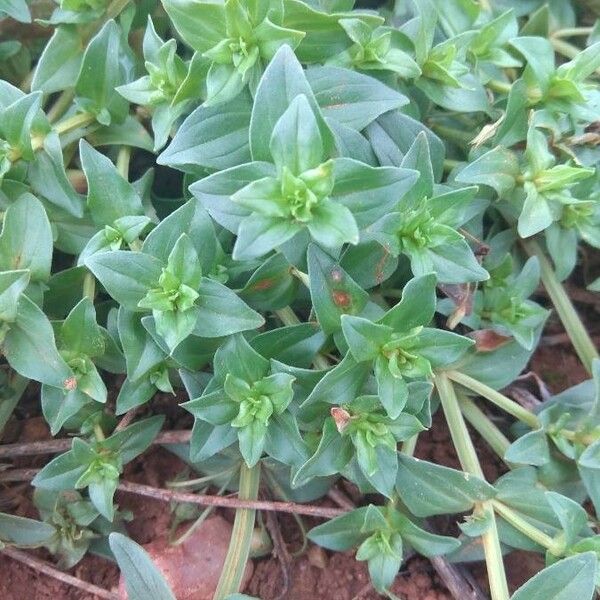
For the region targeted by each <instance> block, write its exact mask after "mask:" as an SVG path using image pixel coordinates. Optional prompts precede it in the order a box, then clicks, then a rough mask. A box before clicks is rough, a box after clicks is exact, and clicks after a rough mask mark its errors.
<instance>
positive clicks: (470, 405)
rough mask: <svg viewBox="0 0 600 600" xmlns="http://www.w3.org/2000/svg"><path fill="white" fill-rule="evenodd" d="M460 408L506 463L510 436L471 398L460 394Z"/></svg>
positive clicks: (508, 464)
mask: <svg viewBox="0 0 600 600" xmlns="http://www.w3.org/2000/svg"><path fill="white" fill-rule="evenodd" d="M458 399H459V403H460V410H461V412H462V414H463V416H464V417H465V419H467V421H469V423H470V424H471V426H472V427H473V429H475V431H477V433H478V434H479V435H480V436H481V437H482V438H483V439H484V440H485V441H486V442H487V443H488V445H489V446H490V448H491V449H492V450H493V451H494V452H495V453H496V454H497V455H498V456H499V457H500V458H501V459H502V460H503V461H504V462H505V463H506V465H507V466H509V467H510V466H511V465H510V463H508V462H506V461H505V460H504V455H505V454H506V451H507V450H508V447H509V446H510V441H509V440H508V438H507V437H506V436H505V435H504V434H503V433H502V432H501V431H500V430H499V429H498V428H497V427H496V425H494V423H492V421H490V419H489V417H488V416H487V415H486V414H485V413H484V412H483V411H482V410H481V409H480V408H479V407H478V406H477V405H476V404H475V402H473V401H472V400H471V399H470V398H467V397H466V396H464V395H461V394H458Z"/></svg>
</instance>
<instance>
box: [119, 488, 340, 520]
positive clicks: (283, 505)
mask: <svg viewBox="0 0 600 600" xmlns="http://www.w3.org/2000/svg"><path fill="white" fill-rule="evenodd" d="M118 489H119V490H120V491H122V492H127V493H130V494H137V495H139V496H146V497H148V498H156V499H157V500H162V501H163V502H172V501H175V502H189V503H190V504H200V505H202V506H220V507H222V508H250V509H255V510H272V511H276V512H285V513H293V514H297V515H309V516H311V517H321V518H323V519H332V518H334V517H339V516H340V515H342V514H344V513H345V512H346V511H345V510H342V509H339V508H327V507H325V506H314V505H311V504H297V503H296V502H271V501H267V500H240V499H239V498H226V497H224V496H213V495H208V494H191V493H189V492H176V491H173V490H165V489H160V488H155V487H152V486H149V485H143V484H141V483H132V482H130V481H123V482H121V483H120V484H119V488H118Z"/></svg>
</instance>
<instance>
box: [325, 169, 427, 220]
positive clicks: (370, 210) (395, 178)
mask: <svg viewBox="0 0 600 600" xmlns="http://www.w3.org/2000/svg"><path fill="white" fill-rule="evenodd" d="M333 175H334V180H335V184H334V187H333V191H332V193H331V199H332V200H335V201H336V202H339V203H341V204H343V205H344V206H346V207H347V208H348V209H349V210H350V212H351V213H352V215H353V216H354V218H355V219H356V223H357V224H358V226H359V228H361V229H363V228H365V227H367V226H368V225H371V224H373V223H374V222H375V221H376V220H377V219H379V218H381V217H383V216H384V215H386V214H387V213H389V212H391V211H392V210H393V209H394V208H395V207H396V205H397V204H398V203H399V202H400V201H401V200H402V197H403V196H404V194H405V193H406V192H407V191H408V190H409V189H410V188H411V187H412V186H413V185H414V183H415V182H416V180H417V177H418V173H417V172H416V171H413V170H411V169H399V168H395V167H370V166H369V165H365V164H362V163H360V162H358V161H356V160H351V159H349V158H338V159H336V160H335V161H334V168H333Z"/></svg>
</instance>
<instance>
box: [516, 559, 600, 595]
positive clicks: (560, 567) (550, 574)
mask: <svg viewBox="0 0 600 600" xmlns="http://www.w3.org/2000/svg"><path fill="white" fill-rule="evenodd" d="M597 568H598V560H597V558H596V555H595V553H594V552H585V553H584V554H577V555H576V556H570V557H569V558H565V559H563V560H560V561H558V562H557V563H555V564H553V565H551V566H550V567H548V568H546V569H544V570H543V571H540V572H539V573H538V574H537V575H535V576H534V577H532V578H531V579H530V580H529V581H528V582H527V583H526V584H525V585H523V586H522V587H520V588H519V589H518V590H517V591H516V592H515V593H514V594H513V595H512V596H511V600H571V599H572V598H577V599H578V600H579V599H581V600H592V598H593V597H594V591H595V587H594V586H595V580H596V572H597Z"/></svg>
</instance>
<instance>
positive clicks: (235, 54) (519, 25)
mask: <svg viewBox="0 0 600 600" xmlns="http://www.w3.org/2000/svg"><path fill="white" fill-rule="evenodd" d="M161 1H162V4H161V3H159V2H157V1H156V0H139V1H136V2H134V1H128V0H112V1H110V2H109V0H61V1H60V2H59V1H58V0H55V1H54V4H53V3H52V2H50V3H48V2H41V1H38V0H33V1H32V2H28V1H27V2H26V0H2V1H0V14H2V13H5V17H6V18H5V19H4V20H0V32H1V33H2V36H3V38H2V39H3V40H4V41H2V42H0V77H2V80H1V81H0V205H1V211H2V212H1V215H2V222H3V225H2V232H1V234H0V271H1V272H0V322H1V324H0V338H1V340H2V351H3V356H4V359H5V364H4V365H3V366H2V381H1V390H0V392H1V394H2V397H1V398H2V399H1V401H0V428H3V427H4V425H5V424H6V422H7V421H8V419H9V418H10V417H11V414H12V413H13V411H14V410H15V407H16V406H17V404H18V402H19V399H20V397H21V395H22V394H23V390H24V389H25V387H26V385H27V383H28V380H34V381H37V382H40V383H41V394H40V400H41V410H42V412H43V415H44V418H45V419H46V421H47V422H48V424H49V427H50V429H51V432H52V434H53V435H63V436H64V434H70V435H73V436H74V437H73V440H72V447H71V449H70V450H68V451H67V452H65V453H63V454H60V455H58V456H57V457H56V458H54V459H53V460H51V461H50V462H49V463H48V464H46V466H45V467H44V468H43V469H42V470H41V471H40V472H39V473H37V475H36V476H35V478H34V480H33V485H34V486H35V494H34V501H35V504H36V506H37V508H38V510H39V514H40V521H37V522H36V521H32V520H25V519H22V518H20V517H16V516H11V515H9V514H1V515H0V540H1V543H3V544H9V545H10V544H14V545H18V546H45V547H47V548H48V549H49V550H50V551H51V552H53V553H54V554H55V555H56V557H57V561H58V562H59V563H60V565H61V566H63V567H70V566H73V565H74V564H76V563H77V562H78V561H79V560H80V559H81V558H82V557H83V555H84V554H85V553H86V552H87V551H88V550H90V551H93V552H100V553H103V554H108V555H112V556H114V557H115V558H116V560H117V561H118V562H119V564H120V566H121V568H122V569H123V571H124V573H125V575H126V578H127V583H128V587H129V594H130V598H131V599H135V600H137V599H138V598H140V599H141V598H142V597H144V598H145V597H148V596H147V593H148V590H153V592H152V594H153V595H152V597H153V598H155V599H157V600H163V599H166V598H172V593H171V592H170V591H169V590H168V588H167V587H166V585H165V583H164V581H163V580H162V578H161V576H160V574H158V572H157V571H155V570H154V569H153V567H152V563H151V562H150V561H149V559H148V557H147V556H146V555H145V554H144V552H143V551H142V550H141V549H140V548H139V547H138V546H136V545H135V544H134V543H133V542H131V541H130V540H128V538H127V537H125V536H123V535H122V533H123V532H124V528H123V522H124V520H126V519H127V518H129V515H127V514H126V513H123V512H122V511H119V509H118V506H117V505H116V504H115V499H114V495H115V492H116V490H117V487H118V485H119V480H120V477H121V475H122V473H123V468H124V466H125V465H126V464H127V463H128V462H130V461H132V460H133V459H134V458H136V457H137V456H139V455H140V454H141V453H143V452H144V451H145V450H146V449H147V448H148V447H149V446H150V445H151V444H152V443H153V441H154V440H155V438H156V436H157V435H158V434H159V432H160V430H161V428H163V425H164V423H163V422H164V418H163V416H161V415H158V414H154V415H152V398H153V397H154V396H155V395H156V394H157V393H158V392H162V393H166V394H173V396H172V402H173V403H176V402H177V401H178V398H182V397H183V396H184V395H187V397H188V398H189V400H188V401H187V402H184V403H183V404H182V405H181V406H182V407H183V408H184V409H186V410H187V411H189V412H190V413H191V414H192V415H193V417H194V419H195V421H194V428H193V432H192V435H191V440H190V442H189V444H185V445H183V444H182V445H178V446H171V447H170V448H171V449H172V450H173V451H174V452H176V453H177V454H178V456H180V457H182V458H183V459H184V460H185V461H186V462H187V463H188V464H189V465H190V467H191V468H192V469H193V470H195V471H196V472H197V473H198V474H199V475H201V476H202V477H203V481H204V482H211V483H212V484H214V485H215V486H216V487H217V488H220V489H221V493H225V492H228V491H230V490H237V489H239V495H240V497H242V498H245V499H249V500H252V499H255V498H256V495H257V492H258V488H259V482H260V485H261V486H263V487H264V488H265V489H266V488H268V489H269V495H270V497H273V498H277V499H284V500H293V501H296V502H309V501H312V500H316V499H317V498H319V497H321V496H323V495H324V494H325V493H326V492H327V490H328V488H329V487H330V486H331V485H333V483H334V482H335V481H336V479H337V478H339V477H343V478H345V479H347V480H349V481H350V482H352V483H353V484H355V485H356V486H357V487H358V489H359V490H360V491H361V492H362V493H364V494H369V499H370V500H371V502H372V503H371V504H365V505H364V506H361V507H359V508H357V509H356V510H353V511H351V512H348V513H347V514H344V515H342V516H340V517H337V518H335V519H333V520H330V521H328V522H324V523H323V524H322V525H319V526H318V527H316V528H314V529H313V530H312V531H311V532H310V533H309V538H310V539H311V540H312V541H313V542H315V543H317V544H320V545H322V546H324V547H326V548H329V549H332V550H347V549H351V548H357V554H356V557H357V559H358V560H364V561H367V563H368V568H369V573H370V575H371V579H372V583H373V585H374V587H375V588H376V589H377V590H378V591H379V592H380V593H382V594H388V595H391V592H390V587H391V585H392V583H393V581H394V578H395V576H396V574H397V572H398V570H399V568H400V566H401V564H402V561H403V556H404V555H405V553H406V551H407V549H413V550H415V551H416V552H418V553H421V554H423V555H425V556H436V555H441V554H443V555H446V557H447V559H448V560H451V561H475V560H484V559H485V561H486V563H487V569H488V573H489V581H490V591H491V597H492V598H493V600H507V599H508V597H509V592H508V586H507V583H506V577H505V574H504V567H503V563H502V553H505V552H510V551H511V550H513V549H524V550H529V551H534V552H539V553H542V554H543V555H544V556H545V559H546V563H547V565H548V566H547V569H546V570H545V571H544V572H543V573H542V574H540V575H538V576H537V577H535V578H534V579H532V580H531V581H530V582H528V583H527V584H526V585H525V586H524V587H523V588H521V590H519V591H517V592H516V594H514V596H513V599H514V600H551V599H557V600H558V599H559V598H578V599H581V600H586V599H588V600H589V599H591V598H592V597H593V595H594V594H595V588H596V585H597V584H598V585H600V571H598V567H597V560H598V558H599V557H600V537H598V536H597V534H596V525H597V516H596V514H597V513H596V512H595V511H597V510H600V361H599V360H598V354H597V351H596V349H595V348H594V346H593V344H592V342H591V340H590V338H589V336H588V334H587V333H586V331H585V328H584V326H583V325H582V323H581V321H580V320H579V318H578V316H577V314H576V313H575V311H574V309H573V306H572V304H571V303H570V301H569V298H568V296H567V295H566V292H565V290H564V288H563V286H562V284H561V282H562V281H563V280H565V279H566V278H568V277H569V276H570V275H571V273H572V272H573V271H574V269H575V268H576V266H577V263H578V258H579V256H580V255H581V253H582V252H587V248H588V247H589V246H592V247H596V248H600V185H599V171H598V164H599V162H600V150H599V148H598V144H599V141H600V137H599V133H598V123H599V121H600V87H599V86H598V84H597V78H598V75H599V73H600V26H598V24H596V26H595V27H594V26H590V27H580V26H578V25H581V19H582V18H584V19H587V20H588V21H589V20H590V18H591V17H590V15H592V14H593V13H594V11H596V12H599V11H598V6H597V4H594V3H593V2H587V3H585V5H586V10H585V11H583V10H582V8H581V7H580V6H575V4H579V3H571V2H568V1H550V2H548V3H547V4H546V3H543V2H542V0H528V1H527V2H524V1H517V0H493V1H491V0H481V1H480V2H476V1H475V0H405V1H397V2H396V3H395V4H394V3H384V4H383V5H382V6H381V7H379V8H377V9H376V10H375V9H365V8H356V7H354V6H353V4H354V2H353V0H306V1H305V2H304V1H302V0H225V2H218V1H214V2H208V1H206V2H205V1H204V0H161ZM582 4H583V3H582ZM577 11H580V12H577ZM32 20H37V23H38V25H37V26H36V27H35V28H34V25H33V24H32ZM592 20H593V19H592ZM28 32H29V33H31V35H29V34H28ZM569 38H572V39H573V41H574V42H576V43H577V44H578V45H574V44H572V43H570V42H568V41H566V40H567V39H569ZM586 276H588V275H587V274H586ZM589 277H590V279H589V281H588V282H587V283H589V284H590V290H598V289H600V283H599V282H600V279H598V280H597V281H596V282H595V283H594V282H593V281H592V279H593V277H592V275H589ZM540 279H541V281H542V283H543V285H544V287H545V289H546V291H547V294H548V296H549V298H550V300H551V302H552V306H550V305H549V304H548V305H545V306H542V305H540V304H538V303H537V302H536V301H535V300H533V299H532V296H534V295H535V294H536V290H538V286H539V285H540ZM538 299H539V296H538ZM552 308H554V309H555V310H556V312H557V313H558V315H559V316H560V318H561V319H562V321H563V323H564V327H565V330H566V332H567V333H568V334H569V336H570V337H571V340H572V342H573V345H574V347H575V349H576V351H577V353H578V355H579V357H580V359H581V361H582V363H583V364H584V366H585V367H586V368H587V369H588V370H589V372H590V376H591V379H589V381H586V382H584V383H582V384H580V385H578V386H576V387H574V388H571V389H569V390H567V391H565V392H563V393H561V394H559V395H557V396H554V397H552V398H550V399H548V400H546V401H545V402H543V403H542V404H540V405H539V407H538V408H537V409H536V410H533V411H531V410H529V409H528V408H525V407H523V406H521V405H520V404H518V403H517V402H515V401H514V400H512V399H510V398H508V397H507V396H505V395H503V394H502V393H500V392H498V391H497V390H499V389H501V388H503V387H505V386H507V385H508V384H510V383H511V382H512V381H514V380H515V379H516V378H517V377H518V376H519V374H520V373H521V372H523V370H524V369H525V367H526V365H527V363H528V360H529V358H530V357H531V355H532V353H533V351H534V350H535V348H536V346H537V344H538V342H539V339H540V335H541V332H542V330H543V327H544V324H545V322H546V320H547V318H548V316H549V314H550V310H549V309H552ZM119 382H122V383H121V384H120V387H119V388H118V392H116V393H115V394H114V395H113V394H111V391H112V389H113V388H114V387H117V386H118V384H119ZM175 394H177V396H176V395H175ZM114 396H116V399H115V398H114ZM475 396H481V397H483V398H485V399H487V400H488V401H489V402H491V403H492V404H494V405H495V406H496V408H494V409H493V410H498V409H501V410H502V411H504V412H506V413H507V414H508V415H510V420H507V419H504V420H503V419H500V420H498V419H496V418H490V412H489V409H488V408H486V409H485V410H482V408H481V407H483V405H482V404H479V403H478V404H475V403H474V402H473V398H474V397H475ZM132 411H133V412H132ZM140 411H141V413H142V414H143V415H144V416H143V417H142V416H139V413H140ZM436 411H438V412H440V413H443V415H444V416H445V419H446V421H447V424H448V427H449V429H450V433H451V435H452V440H453V442H454V445H455V447H456V450H457V454H458V456H459V459H460V462H461V465H462V469H463V470H462V471H459V470H455V469H450V468H448V467H446V466H443V465H438V464H434V463H430V462H427V461H423V460H418V459H416V458H414V457H413V452H414V449H415V444H416V440H417V437H418V436H419V434H420V433H421V432H423V431H425V430H427V429H429V428H430V427H431V426H432V415H433V414H434V413H435V412H436ZM126 414H127V417H125V418H126V421H125V422H123V424H122V425H121V426H120V425H119V423H120V422H121V420H122V419H123V415H126ZM493 414H495V415H497V414H498V413H493ZM467 421H468V422H470V424H471V425H472V427H473V429H474V430H476V431H477V432H478V435H481V436H482V437H483V438H484V440H485V441H486V442H487V443H488V444H489V445H490V446H491V448H492V449H493V450H494V451H495V452H496V453H497V454H498V455H499V457H500V458H501V459H502V460H503V461H504V462H505V463H506V468H507V472H506V474H504V475H503V476H502V477H500V479H498V480H497V481H486V480H485V478H484V476H483V472H482V469H481V466H480V463H479V459H478V456H477V453H476V452H475V447H474V444H473V442H472V440H471V437H470V432H469V430H468V429H467V427H466V422H467ZM125 423H126V425H125ZM498 423H500V425H501V427H500V428H499V427H498ZM509 423H512V427H510V428H507V427H505V425H506V424H509ZM588 499H589V500H590V501H591V502H590V503H588V502H586V501H587V500H588ZM365 503H366V501H365ZM239 515H241V516H240V517H239V522H238V521H237V517H236V528H234V538H233V539H232V548H233V547H235V550H236V552H231V553H230V555H228V559H227V561H228V562H226V568H225V569H224V572H223V575H222V578H221V582H220V585H219V588H218V590H217V593H216V595H215V598H218V599H221V598H225V597H227V596H228V595H229V594H233V593H235V592H237V591H238V586H239V583H240V581H241V575H242V573H243V570H244V564H245V561H246V559H247V556H248V551H249V543H250V535H249V533H251V532H252V528H253V527H254V519H253V518H252V519H248V518H247V517H248V511H239ZM434 515H453V517H451V518H453V519H454V520H455V521H457V522H458V523H459V526H460V530H461V533H460V535H459V536H458V537H451V536H447V535H439V534H437V533H434V532H433V530H432V527H431V523H429V522H427V520H426V519H427V518H428V517H432V516H434ZM111 532H112V533H111ZM109 534H110V535H109ZM235 535H237V537H235ZM109 540H110V544H109ZM236 557H237V558H236ZM234 559H235V560H236V561H237V562H236V563H233V562H231V561H233V560H234Z"/></svg>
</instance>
